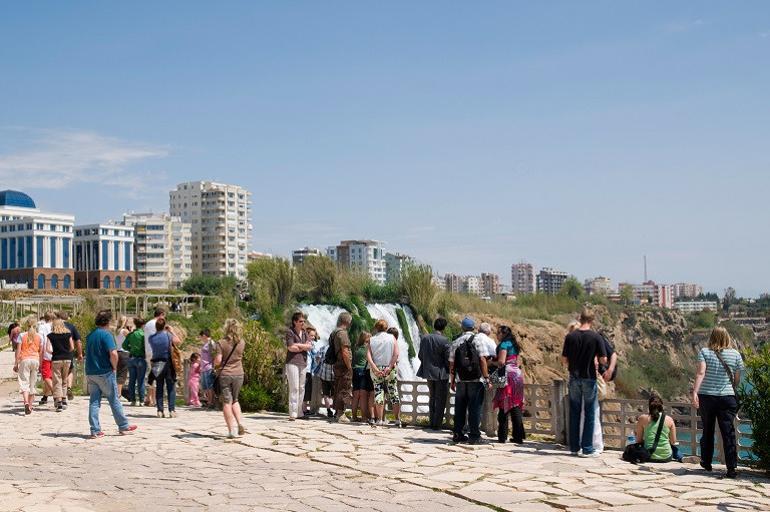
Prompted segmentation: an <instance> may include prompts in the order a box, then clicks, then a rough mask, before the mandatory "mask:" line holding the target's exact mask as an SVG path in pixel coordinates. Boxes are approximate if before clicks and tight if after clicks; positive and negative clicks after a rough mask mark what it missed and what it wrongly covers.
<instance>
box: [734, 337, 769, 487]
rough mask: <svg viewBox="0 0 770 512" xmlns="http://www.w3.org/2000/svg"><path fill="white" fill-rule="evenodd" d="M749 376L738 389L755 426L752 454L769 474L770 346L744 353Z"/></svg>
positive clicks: (747, 375) (746, 411)
mask: <svg viewBox="0 0 770 512" xmlns="http://www.w3.org/2000/svg"><path fill="white" fill-rule="evenodd" d="M745 365H746V376H745V378H744V381H743V382H744V384H743V386H741V389H739V391H738V392H739V396H740V398H741V404H742V408H741V411H742V414H743V415H745V416H748V418H749V419H750V420H751V423H752V432H753V433H752V437H753V438H754V444H753V446H752V447H751V451H752V453H753V454H754V455H755V456H756V458H757V466H758V467H760V468H762V469H764V470H765V471H767V472H768V473H770V415H768V414H767V411H768V410H770V371H768V368H770V345H768V344H765V345H764V346H763V347H762V348H760V349H759V350H758V351H756V352H754V351H751V350H749V351H747V352H746V353H745Z"/></svg>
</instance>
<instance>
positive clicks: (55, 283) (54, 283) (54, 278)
mask: <svg viewBox="0 0 770 512" xmlns="http://www.w3.org/2000/svg"><path fill="white" fill-rule="evenodd" d="M57 288H59V276H57V275H56V274H54V275H52V276H51V289H52V290H56V289H57Z"/></svg>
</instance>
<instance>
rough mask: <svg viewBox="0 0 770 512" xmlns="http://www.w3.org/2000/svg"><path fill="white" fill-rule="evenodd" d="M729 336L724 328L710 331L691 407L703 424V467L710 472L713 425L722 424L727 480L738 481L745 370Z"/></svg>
mask: <svg viewBox="0 0 770 512" xmlns="http://www.w3.org/2000/svg"><path fill="white" fill-rule="evenodd" d="M731 344H732V340H731V339H730V334H729V333H728V332H727V329H725V328H724V327H715V328H714V330H712V331H711V336H710V337H709V343H708V347H704V348H702V349H701V350H700V352H699V353H698V367H697V372H696V374H695V385H694V386H693V390H692V404H693V406H695V407H697V408H698V412H699V413H700V417H701V421H702V422H703V435H702V436H701V439H700V453H701V461H700V465H701V467H702V468H703V469H705V470H706V471H711V469H712V468H711V461H712V460H713V458H714V423H715V422H718V423H719V432H720V433H721V434H722V447H723V449H724V456H725V460H724V462H725V465H726V466H727V472H726V473H725V474H724V475H723V477H724V478H735V477H736V476H737V473H736V470H735V468H736V467H737V466H738V447H737V440H736V436H735V417H736V416H737V414H738V401H737V398H736V395H737V393H736V391H737V386H738V383H739V382H740V379H741V377H740V374H741V371H743V368H744V366H743V359H742V358H741V354H740V352H738V351H737V350H735V349H734V348H731V347H730V346H731Z"/></svg>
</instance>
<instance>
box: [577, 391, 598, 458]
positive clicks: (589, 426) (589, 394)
mask: <svg viewBox="0 0 770 512" xmlns="http://www.w3.org/2000/svg"><path fill="white" fill-rule="evenodd" d="M582 388H583V412H584V414H585V422H584V423H583V437H582V440H581V443H580V444H581V447H582V448H583V454H585V455H588V454H591V453H593V452H594V419H595V414H596V381H595V380H593V379H583V382H582Z"/></svg>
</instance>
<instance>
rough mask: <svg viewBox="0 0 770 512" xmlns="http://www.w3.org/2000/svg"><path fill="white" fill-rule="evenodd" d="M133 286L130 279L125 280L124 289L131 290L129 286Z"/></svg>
mask: <svg viewBox="0 0 770 512" xmlns="http://www.w3.org/2000/svg"><path fill="white" fill-rule="evenodd" d="M132 285H133V282H132V280H131V278H130V277H127V278H126V289H131V286H132Z"/></svg>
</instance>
